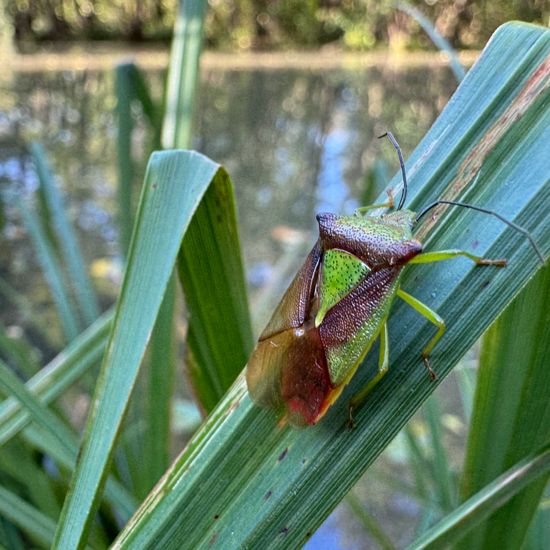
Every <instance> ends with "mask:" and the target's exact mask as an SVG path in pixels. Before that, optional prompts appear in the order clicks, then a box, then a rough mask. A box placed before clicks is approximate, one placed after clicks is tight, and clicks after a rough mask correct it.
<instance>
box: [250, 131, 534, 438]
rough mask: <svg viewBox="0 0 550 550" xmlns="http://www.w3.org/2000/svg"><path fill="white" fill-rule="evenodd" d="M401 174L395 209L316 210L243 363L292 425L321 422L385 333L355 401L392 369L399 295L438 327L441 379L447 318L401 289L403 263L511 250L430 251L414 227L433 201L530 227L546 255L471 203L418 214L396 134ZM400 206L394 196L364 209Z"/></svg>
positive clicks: (254, 387) (258, 396)
mask: <svg viewBox="0 0 550 550" xmlns="http://www.w3.org/2000/svg"><path fill="white" fill-rule="evenodd" d="M385 136H387V137H388V138H389V140H390V141H391V143H392V145H393V146H394V147H395V149H396V151H397V154H398V157H399V162H400V165H401V172H402V177H403V192H402V194H401V197H400V200H399V204H398V205H397V208H395V209H394V210H393V211H390V212H388V213H386V214H383V215H381V216H379V217H374V216H368V217H364V216H362V215H361V213H360V212H357V213H356V215H354V216H336V215H334V214H327V213H324V214H319V215H317V221H318V223H319V239H318V240H317V242H316V244H315V246H314V247H313V250H312V251H311V252H310V253H309V255H308V257H307V258H306V261H305V262H304V265H303V266H302V267H301V269H300V270H299V271H298V273H297V274H296V276H295V278H294V280H293V281H292V283H291V284H290V286H289V288H288V290H287V291H286V293H285V294H284V296H283V298H282V300H281V302H280V303H279V305H278V307H277V308H276V309H275V311H274V313H273V315H272V317H271V320H270V321H269V323H268V324H267V326H266V328H265V329H264V331H263V332H262V334H261V335H260V338H259V341H258V343H257V345H256V347H255V349H254V351H253V352H252V355H251V357H250V359H249V362H248V365H247V369H246V381H247V385H248V391H249V393H250V395H251V397H252V400H253V401H254V402H255V403H257V404H258V405H262V406H266V407H273V408H283V409H284V411H285V417H286V420H287V421H288V422H289V423H290V424H291V425H293V426H297V427H301V426H307V425H311V424H315V423H316V422H317V421H319V419H320V418H322V416H323V415H324V414H325V412H326V411H327V409H328V408H329V407H330V405H332V403H334V401H335V400H336V399H338V397H339V396H340V394H341V393H342V391H343V389H344V388H345V386H346V385H347V384H348V383H349V381H350V380H351V378H352V377H353V375H354V374H355V371H356V370H357V367H358V366H359V364H360V363H361V361H362V360H363V358H364V357H365V355H366V354H367V352H368V351H369V350H370V348H371V347H372V345H373V344H374V342H375V341H376V339H377V338H380V356H379V360H378V372H377V374H376V375H375V376H374V377H373V378H372V379H371V380H370V382H369V383H368V384H367V385H366V386H365V388H364V389H363V390H362V391H361V392H360V393H359V394H358V395H356V396H355V397H353V398H352V400H351V402H350V423H351V424H353V419H352V416H351V412H352V409H353V407H354V406H355V405H357V403H359V402H360V401H361V400H362V399H364V397H365V396H366V395H367V394H368V393H369V392H370V391H371V390H372V388H373V387H374V386H375V385H376V384H377V383H378V382H379V381H380V379H381V378H382V377H383V376H384V374H385V373H386V372H387V370H388V368H389V363H390V360H389V349H388V329H387V319H388V315H389V313H390V309H391V305H392V303H393V301H394V299H395V298H396V297H397V296H398V297H399V298H401V299H402V300H404V301H405V302H406V303H407V304H409V305H410V306H411V307H413V308H414V309H415V310H416V311H418V312H419V313H420V314H421V315H423V316H424V317H426V318H427V319H428V320H429V321H431V322H432V323H433V324H434V325H435V326H436V327H437V332H436V334H435V335H434V336H433V337H432V339H431V340H430V341H429V342H428V345H427V346H426V347H425V348H424V350H423V351H422V359H423V361H424V364H425V366H426V367H427V369H428V372H429V373H430V375H431V376H432V378H435V373H434V371H433V370H432V368H431V365H430V359H429V357H430V353H431V351H432V349H433V348H434V346H435V345H436V343H437V342H438V341H439V339H440V338H441V337H442V336H443V333H444V332H445V322H444V321H443V319H442V318H441V317H440V316H439V315H438V314H437V313H436V312H435V311H432V310H431V309H430V308H429V307H428V306H426V305H425V304H423V303H422V302H420V301H419V300H417V299H416V298H414V297H413V296H411V295H410V294H408V293H406V292H405V291H404V290H403V289H401V288H400V281H401V276H402V272H403V268H404V267H405V266H407V265H410V264H419V263H430V262H438V261H441V260H447V259H451V258H456V257H458V256H465V257H467V258H469V259H470V260H472V261H474V262H475V263H476V264H477V265H493V266H499V267H503V266H505V265H506V260H504V259H496V260H492V259H486V258H482V257H480V256H475V255H473V254H471V253H469V252H467V251H465V250H440V251H434V252H423V248H422V244H421V243H420V242H419V241H418V240H415V239H414V238H413V236H412V229H413V227H414V225H415V224H416V223H417V222H418V221H419V220H420V219H421V218H422V217H423V216H424V215H425V214H426V213H427V212H429V211H430V210H431V209H432V208H434V207H435V206H437V205H439V204H447V205H452V206H459V207H464V208H470V209H473V210H477V211H479V212H482V213H485V214H490V215H493V216H496V217H497V218H498V219H499V220H501V221H503V222H504V223H506V224H508V225H510V226H511V227H513V228H514V229H516V230H517V231H519V232H521V233H523V234H524V235H525V236H526V237H527V238H528V239H529V240H530V242H531V244H532V245H533V247H534V249H535V251H536V252H537V254H538V255H539V256H540V258H541V260H542V261H543V263H544V258H543V256H542V253H541V252H540V250H539V249H538V247H537V245H536V243H535V242H534V240H533V239H532V237H531V235H530V234H529V233H528V232H527V231H526V230H525V229H523V228H522V227H519V226H518V225H516V224H514V223H513V222H511V221H509V220H507V219H505V218H504V217H502V216H501V215H500V214H498V213H496V212H493V211H492V210H487V209H485V208H480V207H478V206H474V205H471V204H466V203H462V202H456V201H446V200H439V201H436V202H434V203H432V204H430V205H428V206H426V207H425V208H424V209H423V210H421V212H420V213H419V214H417V213H415V212H413V211H411V210H407V209H405V208H403V206H404V204H405V199H406V196H407V176H406V171H405V163H404V160H403V155H402V153H401V150H400V148H399V145H398V143H397V141H396V140H395V138H394V137H393V135H392V134H391V133H390V132H388V133H386V134H384V135H383V136H380V137H385ZM384 207H386V208H394V204H393V197H392V196H391V195H389V201H388V202H387V203H382V204H374V205H371V206H367V207H364V208H361V209H360V211H361V212H363V211H367V210H370V209H377V208H384Z"/></svg>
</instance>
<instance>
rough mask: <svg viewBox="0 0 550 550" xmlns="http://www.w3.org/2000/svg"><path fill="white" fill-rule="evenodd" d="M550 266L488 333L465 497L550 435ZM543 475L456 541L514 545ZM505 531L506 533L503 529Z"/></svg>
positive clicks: (486, 545)
mask: <svg viewBox="0 0 550 550" xmlns="http://www.w3.org/2000/svg"><path fill="white" fill-rule="evenodd" d="M548 304H550V267H549V266H547V267H545V268H544V269H543V270H541V272H540V273H539V274H538V275H537V276H536V277H535V278H534V279H533V280H532V281H531V282H530V283H529V286H528V287H527V288H526V289H525V291H524V292H523V293H522V294H521V295H520V296H518V298H517V299H516V300H515V301H514V303H513V304H512V305H511V306H510V307H509V308H508V309H507V310H506V311H505V312H504V313H503V315H502V316H501V317H500V318H499V320H498V321H497V322H496V323H495V325H494V326H493V327H491V329H490V330H489V331H488V333H487V334H486V336H485V338H484V341H483V346H482V352H481V358H480V364H481V367H480V371H479V375H478V384H477V389H476V394H475V406H474V413H473V417H472V427H471V430H470V434H469V438H468V447H467V454H466V463H465V468H464V477H463V485H462V495H463V498H468V497H469V496H471V495H472V494H473V493H475V492H477V491H479V490H480V489H481V488H482V487H483V486H484V485H486V484H487V483H488V482H489V481H491V480H492V479H494V478H495V477H496V476H497V475H499V474H500V473H501V472H503V471H504V470H506V469H507V468H509V467H510V466H511V465H512V464H514V463H515V462H517V461H519V460H521V459H522V458H523V457H525V456H526V455H528V454H529V453H530V452H532V451H533V449H536V448H537V447H538V446H540V445H541V444H542V443H543V442H544V441H547V440H548V439H550V369H548V357H550V308H549V307H548ZM547 480H548V476H546V477H544V478H541V479H540V480H539V481H538V482H537V483H534V484H533V485H532V486H530V487H529V488H527V489H525V491H523V492H522V493H520V494H518V495H517V496H516V497H515V498H514V499H513V500H511V501H510V502H509V503H508V504H507V505H506V506H505V507H503V508H502V510H500V511H498V512H497V513H496V514H495V515H494V516H492V517H491V518H490V520H488V521H487V522H486V523H485V524H483V525H482V526H480V527H479V528H478V529H476V530H475V531H473V532H472V533H471V534H470V535H469V536H468V537H467V538H466V539H465V540H464V541H462V542H461V543H460V546H461V547H463V548H468V549H474V548H491V547H493V545H495V544H498V545H499V546H500V547H502V548H511V549H512V548H519V547H520V546H521V544H522V541H523V539H524V537H525V534H526V532H527V529H528V527H529V524H530V523H531V520H532V518H533V514H534V513H535V511H536V508H537V504H538V502H539V500H540V497H541V496H542V493H543V490H544V487H545V485H546V482H547ZM503 530H505V531H506V540H505V541H503V540H502V533H503V532H504V531H503Z"/></svg>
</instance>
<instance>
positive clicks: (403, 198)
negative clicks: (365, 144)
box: [378, 132, 407, 210]
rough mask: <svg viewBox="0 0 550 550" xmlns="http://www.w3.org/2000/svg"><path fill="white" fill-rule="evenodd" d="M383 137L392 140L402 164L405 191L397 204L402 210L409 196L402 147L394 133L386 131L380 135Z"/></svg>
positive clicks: (379, 137) (398, 208)
mask: <svg viewBox="0 0 550 550" xmlns="http://www.w3.org/2000/svg"><path fill="white" fill-rule="evenodd" d="M383 137H387V138H388V139H389V140H390V141H391V144H392V145H393V146H394V147H395V150H396V151H397V156H398V157H399V164H400V165H401V174H403V192H402V193H401V198H400V199H399V204H398V205H397V210H401V208H403V205H404V204H405V199H406V198H407V173H406V172H405V161H404V160H403V153H401V147H399V143H397V140H396V139H395V138H394V137H393V134H392V133H391V132H386V133H385V134H382V135H381V136H378V139H381V138H383Z"/></svg>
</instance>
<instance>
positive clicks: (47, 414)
mask: <svg viewBox="0 0 550 550" xmlns="http://www.w3.org/2000/svg"><path fill="white" fill-rule="evenodd" d="M0 389H2V390H3V391H5V392H6V393H7V394H9V395H12V396H13V397H15V398H16V399H18V400H19V401H20V402H21V404H22V405H24V407H25V408H26V409H27V411H28V412H29V414H30V415H31V417H32V420H33V421H34V422H35V423H36V424H37V425H38V426H39V427H40V428H41V432H40V434H39V436H38V438H37V437H36V436H35V437H28V435H27V439H28V440H29V441H30V442H31V443H34V444H36V442H37V440H38V441H39V445H40V448H43V449H44V450H45V451H46V452H47V453H49V454H51V455H52V457H53V458H55V459H56V460H57V461H58V462H59V464H60V466H63V467H64V468H66V469H67V470H69V471H70V470H72V469H73V467H74V464H75V462H76V459H77V454H78V439H77V437H76V435H75V434H74V433H73V432H72V431H71V429H70V428H69V427H68V426H67V425H66V424H65V423H64V422H63V421H62V420H61V419H60V418H58V416H57V415H56V414H55V413H53V412H52V411H51V410H49V409H48V408H47V407H45V406H44V405H42V404H41V403H40V402H39V401H38V400H37V399H36V398H35V397H34V395H33V394H32V393H31V392H30V391H29V390H28V389H27V388H26V387H25V385H24V384H23V383H22V382H21V381H20V380H19V379H18V378H17V376H15V374H13V373H12V372H11V370H10V369H9V367H8V366H7V365H6V364H5V363H4V362H3V361H0ZM26 431H28V430H26ZM106 498H107V499H108V500H109V501H110V502H112V503H113V504H114V505H115V507H116V508H117V509H118V510H119V511H120V512H121V513H122V514H124V515H129V514H130V513H132V511H133V509H134V508H135V502H134V500H133V498H132V497H131V496H130V495H128V493H127V492H126V491H125V490H124V488H123V487H122V486H121V485H120V484H118V483H116V482H115V481H114V480H109V483H108V486H107V490H106Z"/></svg>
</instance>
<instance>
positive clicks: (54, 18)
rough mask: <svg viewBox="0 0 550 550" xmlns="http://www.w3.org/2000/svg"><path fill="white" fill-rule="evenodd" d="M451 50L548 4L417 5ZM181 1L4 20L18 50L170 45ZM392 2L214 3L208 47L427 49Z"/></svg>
mask: <svg viewBox="0 0 550 550" xmlns="http://www.w3.org/2000/svg"><path fill="white" fill-rule="evenodd" d="M411 4H413V6H414V7H415V8H417V9H418V10H420V12H422V13H423V14H424V16H426V17H427V18H428V19H429V20H430V21H432V22H434V24H435V26H436V27H437V28H438V29H439V30H440V32H441V33H442V34H443V36H445V37H446V38H447V40H449V41H450V43H451V44H452V46H453V47H454V48H460V49H461V48H481V47H483V45H484V44H485V42H486V41H487V40H488V38H489V36H490V35H491V34H492V33H493V32H494V30H495V29H496V28H497V27H498V26H499V25H501V24H502V23H504V22H506V21H509V20H521V21H528V22H533V23H539V24H546V21H547V19H548V17H549V15H550V12H549V8H548V4H547V3H545V2H544V0H526V1H523V2H507V1H506V0H499V1H493V0H465V1H463V2H455V1H454V0H439V1H437V2H435V1H430V2H421V1H416V2H412V3H411ZM176 5H177V2H176V0H143V1H137V0H133V1H130V2H109V1H108V0H99V1H94V2H72V3H68V2H65V1H64V0H50V1H49V2H24V1H21V0H7V2H6V3H5V10H6V17H7V19H8V21H9V22H11V25H12V26H13V28H14V34H15V38H16V40H17V42H18V43H20V44H24V43H26V42H29V41H31V42H36V41H44V40H90V39H91V40H96V39H111V40H113V39H114V40H130V41H143V40H149V41H154V40H158V39H168V38H169V36H170V35H171V28H172V26H173V23H174V19H175V14H176ZM396 5H397V3H396V2H394V0H336V1H326V0H307V1H305V0H285V1H282V2H275V1H270V0H227V1H226V0H223V1H213V2H209V13H208V17H207V19H206V28H205V36H206V45H207V47H209V48H215V49H222V50H227V49H229V50H248V49H254V50H258V49H273V48H298V49H301V48H312V47H318V46H322V45H325V44H336V45H339V46H340V47H342V48H345V49H350V50H369V49H372V48H374V47H384V46H387V45H388V44H390V45H395V46H396V47H400V48H401V47H406V48H413V49H418V48H429V47H430V45H429V41H428V40H427V39H426V37H425V36H424V32H423V30H422V28H421V26H420V25H419V24H418V23H417V22H415V21H414V20H413V19H411V18H410V17H407V16H405V15H404V14H402V13H399V12H398V11H397V10H396V9H395V8H396Z"/></svg>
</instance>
